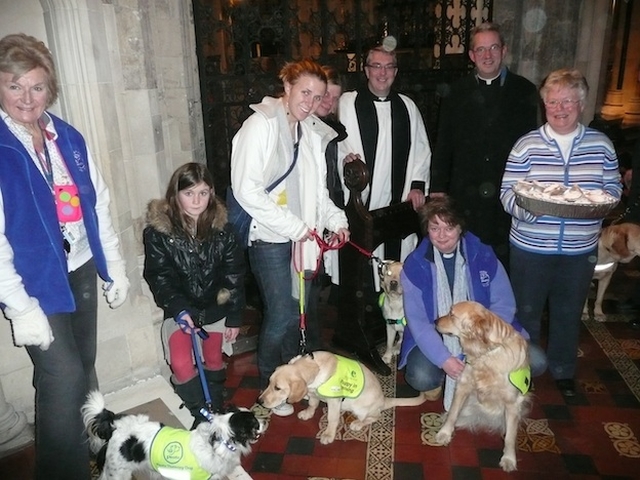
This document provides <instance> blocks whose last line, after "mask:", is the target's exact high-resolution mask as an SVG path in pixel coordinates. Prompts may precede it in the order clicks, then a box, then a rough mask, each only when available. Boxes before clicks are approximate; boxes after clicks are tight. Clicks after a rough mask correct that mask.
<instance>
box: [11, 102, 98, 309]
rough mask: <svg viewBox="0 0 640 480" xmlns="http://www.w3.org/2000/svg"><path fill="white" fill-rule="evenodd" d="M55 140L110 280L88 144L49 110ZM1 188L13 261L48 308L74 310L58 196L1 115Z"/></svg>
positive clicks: (93, 245)
mask: <svg viewBox="0 0 640 480" xmlns="http://www.w3.org/2000/svg"><path fill="white" fill-rule="evenodd" d="M49 116H50V117H51V118H52V120H53V123H54V125H55V128H56V132H57V134H58V137H57V139H56V143H57V144H58V148H59V149H60V152H61V154H62V157H63V158H64V161H65V165H66V167H67V170H68V171H69V174H70V175H71V177H72V178H73V181H74V183H75V184H76V186H77V187H78V193H79V195H80V206H81V208H82V217H83V222H84V225H85V228H86V231H87V236H88V239H89V245H90V247H91V252H92V254H93V258H94V260H95V263H96V268H97V270H98V273H99V275H100V277H101V278H102V279H103V280H105V281H111V279H110V278H109V275H108V273H107V262H106V259H105V256H104V251H103V249H102V245H101V243H100V236H99V232H98V217H97V215H96V211H95V206H96V192H95V189H94V187H93V183H92V182H91V178H90V176H89V162H88V158H87V146H86V143H85V141H84V138H83V137H82V135H81V134H80V132H78V131H77V130H76V129H75V128H73V127H72V126H71V125H69V124H68V123H66V122H64V121H62V120H61V119H59V118H57V117H55V116H54V115H51V114H49ZM0 158H1V159H2V161H1V162H0V190H1V191H2V197H3V200H4V216H5V224H6V225H5V236H6V237H7V240H8V241H9V243H10V245H11V248H12V249H13V253H14V259H13V263H14V267H15V269H16V271H17V273H18V274H19V275H20V276H21V277H22V281H23V283H24V285H25V289H26V291H27V293H28V294H29V295H30V296H32V297H35V298H37V299H38V301H39V302H40V307H41V308H42V310H43V311H44V313H45V314H47V315H50V314H54V313H64V312H73V311H74V310H75V308H76V306H75V301H74V299H73V295H72V293H71V288H70V286H69V280H68V271H67V260H66V257H65V252H64V248H63V238H62V233H61V231H60V225H59V223H58V216H57V213H56V206H55V201H54V198H53V194H52V193H51V189H50V188H49V185H48V184H47V182H46V180H45V179H44V177H43V176H42V174H41V173H40V171H39V170H38V167H37V166H36V165H35V163H34V162H33V159H32V158H31V156H30V155H29V153H28V152H27V150H26V149H25V148H24V146H23V145H22V143H20V141H19V140H18V139H17V138H16V137H15V136H14V135H13V134H12V133H11V131H10V130H9V128H8V127H7V125H6V124H5V123H4V122H2V121H0Z"/></svg>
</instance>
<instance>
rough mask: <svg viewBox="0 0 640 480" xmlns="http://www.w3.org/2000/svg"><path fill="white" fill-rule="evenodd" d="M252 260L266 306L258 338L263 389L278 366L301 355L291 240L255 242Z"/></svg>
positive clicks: (252, 246) (252, 266) (250, 259)
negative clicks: (293, 292)
mask: <svg viewBox="0 0 640 480" xmlns="http://www.w3.org/2000/svg"><path fill="white" fill-rule="evenodd" d="M249 262H250V263H251V271H252V272H253V275H254V277H255V278H256V282H257V284H258V288H259V289H260V296H261V297H262V303H263V305H264V312H263V315H262V326H261V328H260V337H259V338H258V373H259V376H260V388H261V389H264V388H266V387H267V385H268V384H269V377H270V376H271V374H272V373H273V372H274V370H275V369H276V367H278V366H279V365H282V364H284V363H287V362H288V361H289V360H291V359H292V358H293V357H295V356H296V355H297V354H298V345H299V338H300V333H299V332H300V331H299V315H298V302H297V300H295V299H294V298H293V297H292V295H291V243H290V242H287V243H267V242H261V241H257V242H253V243H252V245H251V246H250V247H249Z"/></svg>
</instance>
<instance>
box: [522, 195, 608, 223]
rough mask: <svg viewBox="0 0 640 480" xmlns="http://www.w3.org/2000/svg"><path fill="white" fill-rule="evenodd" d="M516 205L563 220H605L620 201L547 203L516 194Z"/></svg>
mask: <svg viewBox="0 0 640 480" xmlns="http://www.w3.org/2000/svg"><path fill="white" fill-rule="evenodd" d="M515 194H516V203H517V204H518V205H519V206H520V207H522V208H524V209H526V210H529V211H530V212H533V213H536V214H545V215H553V216H554V217H562V218H604V217H606V216H607V214H608V213H609V212H610V211H611V210H613V209H614V208H615V206H616V205H617V204H618V201H617V200H616V201H615V202H610V203H597V204H595V203H594V204H584V203H555V202H545V201H544V200H540V199H538V198H531V197H525V196H524V195H522V194H521V193H518V192H515Z"/></svg>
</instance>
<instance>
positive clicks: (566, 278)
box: [511, 245, 597, 380]
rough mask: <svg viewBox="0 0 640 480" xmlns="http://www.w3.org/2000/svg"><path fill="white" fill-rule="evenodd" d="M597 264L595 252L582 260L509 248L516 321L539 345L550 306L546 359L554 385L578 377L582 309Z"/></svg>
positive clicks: (581, 258)
mask: <svg viewBox="0 0 640 480" xmlns="http://www.w3.org/2000/svg"><path fill="white" fill-rule="evenodd" d="M596 261H597V250H596V249H595V248H594V249H593V250H592V251H591V252H588V253H585V254H582V255H540V254H536V253H531V252H526V251H524V250H521V249H519V248H516V247H514V246H513V245H512V246H511V284H512V286H513V293H514V295H515V297H516V306H517V308H518V314H517V315H518V320H519V321H520V323H521V324H522V326H523V327H524V328H525V329H526V330H527V332H529V335H531V341H532V342H533V343H534V344H537V345H540V338H541V329H542V326H541V324H542V314H543V310H544V307H545V304H546V303H547V302H548V307H549V334H548V341H547V360H548V362H549V371H550V372H551V376H552V377H553V378H554V379H556V380H561V379H568V378H573V377H574V375H575V373H576V366H577V362H578V341H579V336H580V324H581V318H582V309H583V307H584V303H585V301H586V299H587V295H588V294H589V287H590V284H591V278H592V276H593V270H594V268H595V265H596Z"/></svg>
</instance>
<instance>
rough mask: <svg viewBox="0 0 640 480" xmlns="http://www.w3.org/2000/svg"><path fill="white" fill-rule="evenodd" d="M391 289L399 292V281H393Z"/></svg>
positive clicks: (390, 284)
mask: <svg viewBox="0 0 640 480" xmlns="http://www.w3.org/2000/svg"><path fill="white" fill-rule="evenodd" d="M389 287H390V288H391V290H397V289H398V281H397V280H392V281H391V282H390V283H389Z"/></svg>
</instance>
